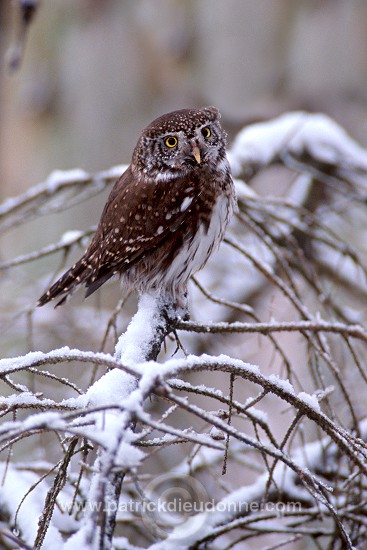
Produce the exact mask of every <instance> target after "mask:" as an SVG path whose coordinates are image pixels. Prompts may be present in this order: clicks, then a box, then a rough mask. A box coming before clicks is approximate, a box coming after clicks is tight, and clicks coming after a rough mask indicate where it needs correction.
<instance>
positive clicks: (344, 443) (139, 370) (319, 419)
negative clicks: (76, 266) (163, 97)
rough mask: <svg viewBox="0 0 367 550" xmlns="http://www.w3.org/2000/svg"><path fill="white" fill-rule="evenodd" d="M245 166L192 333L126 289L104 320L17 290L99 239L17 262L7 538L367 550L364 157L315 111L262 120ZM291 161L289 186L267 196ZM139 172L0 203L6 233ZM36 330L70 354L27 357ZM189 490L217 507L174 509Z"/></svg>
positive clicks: (8, 388) (11, 268)
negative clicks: (265, 188)
mask: <svg viewBox="0 0 367 550" xmlns="http://www.w3.org/2000/svg"><path fill="white" fill-rule="evenodd" d="M229 158H230V162H231V165H232V169H233V172H234V174H235V176H236V178H237V180H236V185H237V189H238V196H239V209H238V212H237V214H236V218H235V220H234V221H233V223H232V227H231V228H230V231H229V234H228V237H227V238H226V241H225V243H224V245H223V246H222V247H221V249H220V251H219V252H218V254H217V255H216V256H215V257H214V258H213V261H211V262H210V263H209V265H208V266H207V268H206V269H205V270H204V271H203V272H202V273H200V274H198V275H197V277H196V278H195V281H194V284H193V285H192V286H191V288H190V302H191V303H190V310H191V311H190V312H191V320H189V321H188V320H187V311H178V310H176V309H175V308H173V307H172V305H171V304H168V303H166V302H165V300H164V299H163V298H162V297H160V296H152V295H145V296H141V297H140V300H139V303H138V310H137V313H136V314H135V315H134V316H133V317H132V319H131V320H130V318H131V313H130V310H131V303H130V302H129V301H128V300H126V299H125V297H123V298H121V296H120V295H119V296H118V304H117V306H116V308H115V309H114V311H112V312H111V311H110V305H108V304H107V305H106V304H105V303H104V302H103V300H102V302H101V306H100V309H99V310H98V312H97V313H93V314H91V309H90V307H89V306H88V302H85V304H82V305H79V306H78V307H74V306H73V305H72V304H71V305H70V306H68V308H65V309H64V310H61V309H58V310H56V312H55V311H53V310H51V309H50V310H42V311H40V310H37V311H36V312H35V310H34V307H33V306H29V305H28V302H29V296H32V298H31V300H32V303H33V300H34V296H35V294H37V292H35V289H34V278H33V282H32V275H30V276H29V280H30V281H31V283H32V284H30V285H29V286H28V288H27V285H25V284H24V277H23V278H22V284H19V281H17V279H16V278H14V284H15V286H14V287H13V286H12V284H11V283H12V280H11V279H12V277H11V275H12V274H13V273H15V274H16V273H17V271H18V272H19V268H20V267H21V269H22V270H26V269H27V268H28V266H29V265H30V263H31V262H32V264H33V266H35V265H36V264H35V262H37V261H38V260H39V259H41V258H46V257H47V256H48V255H50V254H57V253H58V254H61V255H63V257H64V258H65V257H66V255H67V254H68V253H69V252H70V251H72V250H73V249H74V247H77V246H80V245H81V244H82V245H83V246H84V245H86V241H87V238H88V237H89V236H90V235H91V233H92V231H93V228H91V229H89V230H87V231H80V230H79V229H76V230H75V231H67V232H66V233H65V232H64V233H63V232H62V231H61V232H60V237H59V239H58V240H57V242H55V243H54V244H49V245H48V246H45V247H43V248H41V249H40V250H36V251H33V252H27V253H24V254H19V253H18V254H19V255H18V256H15V257H14V258H13V259H11V258H10V259H7V258H4V259H3V260H2V262H3V263H2V265H0V269H2V270H3V274H2V275H3V276H4V280H6V284H7V285H9V288H10V293H8V292H6V293H4V299H5V300H8V295H9V297H10V298H11V296H13V297H16V301H17V304H20V305H21V308H22V309H23V310H24V311H25V314H24V315H23V316H22V315H18V316H17V319H16V320H15V321H13V320H12V322H13V323H14V326H15V328H14V330H13V329H12V326H13V325H12V324H11V323H8V325H7V326H8V330H7V332H6V333H5V336H6V341H5V340H4V346H3V349H4V350H7V351H6V354H7V355H14V357H10V358H4V359H0V377H1V380H2V382H3V386H4V391H3V392H2V396H1V397H0V416H1V417H2V423H1V424H0V451H1V453H2V454H1V462H0V478H1V480H2V484H1V486H0V507H1V510H2V513H3V516H4V520H3V523H4V525H5V524H6V527H4V529H0V541H1V542H0V544H1V543H2V542H3V541H7V544H8V545H9V544H18V546H20V547H21V545H22V544H23V546H24V547H25V548H26V547H27V546H28V547H30V548H46V549H47V548H55V547H56V546H55V544H56V545H57V548H60V549H61V548H63V549H64V548H65V549H69V550H75V548H78V549H80V548H86V549H87V550H88V549H92V548H100V549H102V548H112V547H115V548H124V549H125V548H133V547H134V548H135V549H136V548H155V549H157V548H161V549H168V548H175V549H176V548H188V547H192V548H199V547H201V546H203V545H211V544H217V545H218V547H231V546H233V545H236V543H238V544H244V541H251V539H253V538H255V537H256V538H258V540H259V544H262V543H263V541H264V537H265V536H266V535H267V534H269V533H272V534H273V537H274V540H276V541H277V542H279V543H281V541H282V539H281V536H282V533H283V534H284V533H287V534H288V535H289V536H290V537H291V538H292V540H298V538H299V539H300V540H301V539H302V540H304V541H305V544H307V543H308V542H309V539H311V540H312V541H317V540H318V538H319V537H320V536H324V537H326V538H327V540H328V544H329V543H330V545H334V546H335V547H338V545H339V547H341V548H352V547H353V546H354V547H358V546H360V547H362V546H363V545H364V543H365V540H366V539H367V535H366V528H365V520H364V515H363V513H361V510H363V506H364V502H365V500H366V498H367V493H366V488H365V484H364V482H363V479H364V476H365V475H366V473H367V445H366V439H367V429H366V422H365V421H364V420H363V418H365V417H367V410H366V407H365V403H364V400H363V399H361V398H360V396H361V395H363V391H364V387H365V384H367V364H366V359H365V358H366V357H367V353H366V342H367V331H366V316H365V308H364V306H363V304H364V303H365V301H366V299H367V284H366V282H367V266H366V262H365V257H366V250H365V248H366V247H365V219H366V201H365V198H366V192H365V191H366V185H365V178H366V175H367V151H366V150H365V149H363V148H362V147H360V146H359V145H358V144H357V143H355V142H354V141H353V140H352V139H351V138H350V137H349V136H348V135H347V133H346V132H345V130H344V129H342V128H341V127H340V126H338V125H337V124H336V123H335V122H334V121H332V120H331V119H330V118H328V117H326V116H325V115H321V114H317V115H314V114H309V113H301V112H298V113H288V114H285V115H283V116H281V117H278V118H277V119H274V120H272V121H268V122H263V123H259V124H254V125H251V126H247V127H246V128H244V129H243V130H242V131H241V132H240V133H239V134H238V135H237V137H236V138H235V139H234V142H233V145H232V147H231V149H230V151H229ZM274 165H277V168H278V167H279V166H281V168H282V171H281V173H280V174H281V175H280V176H279V173H278V174H275V175H276V177H277V178H280V180H277V181H280V183H283V182H282V178H283V177H284V174H287V175H288V176H289V175H290V176H291V177H290V179H289V181H290V182H291V183H290V184H289V186H288V187H287V188H286V187H285V186H284V189H286V190H285V191H284V193H282V194H279V193H274V195H271V194H270V193H267V194H266V195H264V196H262V195H261V194H260V193H259V192H258V189H257V187H256V183H257V180H258V178H259V177H261V176H262V173H263V169H264V168H266V169H267V170H271V169H272V167H273V166H274ZM125 168H126V166H116V167H114V168H111V169H110V170H107V171H105V172H101V173H99V174H95V175H93V174H87V173H85V172H84V171H81V170H78V169H77V170H73V171H63V172H61V171H56V172H54V173H52V174H51V175H50V177H49V178H48V179H47V180H46V181H45V182H44V183H42V184H39V185H37V186H35V187H33V188H31V189H30V190H29V191H28V192H26V193H25V194H23V195H22V196H20V197H16V198H11V199H8V200H7V201H5V203H3V204H2V205H1V206H0V231H1V230H2V231H5V230H6V231H10V230H12V229H13V228H15V227H17V228H18V230H19V227H20V226H21V225H22V224H25V223H26V222H27V221H28V220H30V219H36V218H38V217H39V216H41V215H45V214H48V213H50V212H56V211H62V210H65V209H67V208H69V207H70V206H72V205H75V204H76V203H78V202H82V201H83V200H85V199H86V198H88V197H89V196H92V195H94V194H96V193H98V192H100V191H102V190H103V189H104V188H105V187H106V185H108V184H109V183H111V182H112V181H114V180H115V179H116V178H117V177H119V176H120V175H121V173H122V172H123V170H124V169H125ZM255 176H256V177H255ZM243 178H246V182H245V181H244V179H243ZM276 185H277V184H276V183H275V184H274V187H273V189H274V190H275V189H276ZM96 221H97V220H96ZM33 266H32V267H33ZM24 272H25V271H24ZM24 272H23V271H22V273H24ZM31 273H32V272H31ZM9 275H10V276H9ZM17 283H18V284H17ZM116 302H117V300H116ZM90 303H91V302H89V304H90ZM125 309H126V310H127V312H125ZM2 315H3V313H2ZM6 320H7V319H6ZM21 321H22V322H23V323H24V321H26V322H25V323H24V325H26V331H25V329H24V326H22V325H21ZM126 326H127V328H126V330H124V332H123V334H122V335H121V336H120V334H121V332H122V329H123V327H126ZM9 327H10V328H9ZM25 332H26V335H27V342H29V349H50V347H53V348H54V349H52V351H50V352H41V351H31V352H30V353H23V351H24V342H25V338H24V335H25ZM19 340H21V341H22V346H23V348H22V350H19V351H15V352H14V353H13V349H15V348H12V347H11V346H12V345H13V344H12V342H17V341H19ZM8 342H9V343H8ZM60 342H62V343H65V344H69V347H68V346H64V347H60V348H58V346H60V345H62V344H60ZM79 348H83V350H105V349H106V350H107V349H108V350H109V351H110V353H103V352H102V351H100V352H98V351H82V350H81V349H79ZM162 348H163V349H162ZM186 350H187V351H186ZM175 353H177V356H174V357H172V356H171V355H173V354H175ZM158 354H160V355H159V357H160V359H159V360H158V359H157V358H158ZM91 379H92V381H91ZM29 449H32V450H31V451H30V450H29ZM19 457H22V462H20V461H19ZM24 457H26V459H24ZM152 472H154V474H153V473H152ZM223 472H226V474H225V475H223ZM177 494H179V495H181V496H182V495H186V496H187V495H189V498H188V501H187V502H186V504H190V503H191V505H193V504H195V505H198V504H200V505H201V508H200V507H199V509H192V510H191V511H190V513H188V514H186V515H185V514H184V513H181V512H180V511H177V510H175V512H174V514H173V515H171V516H170V515H169V513H168V512H167V510H165V512H164V513H163V512H162V509H163V508H164V506H163V504H164V503H166V504H167V503H168V502H171V501H174V502H176V501H177V498H176V496H177ZM170 495H171V501H170V500H169V498H170ZM172 495H173V496H172ZM175 495H176V496H175ZM165 499H166V500H165ZM162 503H163V504H162ZM209 505H210V506H209ZM2 519H3V518H2ZM261 537H262V538H261ZM9 540H11V541H13V542H11V543H9ZM325 540H326V539H325ZM4 544H5V542H4Z"/></svg>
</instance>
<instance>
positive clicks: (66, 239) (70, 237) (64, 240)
mask: <svg viewBox="0 0 367 550" xmlns="http://www.w3.org/2000/svg"><path fill="white" fill-rule="evenodd" d="M82 236H83V231H78V230H76V229H73V230H70V231H65V233H64V234H63V235H62V236H61V239H60V244H63V245H65V246H67V245H70V244H73V243H75V241H77V240H78V239H80V237H82Z"/></svg>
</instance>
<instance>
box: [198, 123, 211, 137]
mask: <svg viewBox="0 0 367 550" xmlns="http://www.w3.org/2000/svg"><path fill="white" fill-rule="evenodd" d="M201 134H202V135H203V136H204V137H205V139H208V138H209V137H210V136H211V135H212V133H211V131H210V128H209V127H208V126H205V128H203V129H202V130H201Z"/></svg>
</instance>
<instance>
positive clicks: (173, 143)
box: [164, 136, 178, 149]
mask: <svg viewBox="0 0 367 550" xmlns="http://www.w3.org/2000/svg"><path fill="white" fill-rule="evenodd" d="M177 143H178V139H177V138H176V137H175V136H169V137H166V139H165V140H164V144H165V145H167V147H169V148H170V149H173V147H176V145H177Z"/></svg>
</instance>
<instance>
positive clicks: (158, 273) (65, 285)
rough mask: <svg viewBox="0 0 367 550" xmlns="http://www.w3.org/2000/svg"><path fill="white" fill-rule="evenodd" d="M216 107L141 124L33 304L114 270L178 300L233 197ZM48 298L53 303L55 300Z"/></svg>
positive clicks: (220, 230) (214, 241) (213, 242)
mask: <svg viewBox="0 0 367 550" xmlns="http://www.w3.org/2000/svg"><path fill="white" fill-rule="evenodd" d="M219 119H220V114H219V112H218V110H217V109H216V108H215V107H205V108H201V109H182V110H179V111H174V112H171V113H167V114H165V115H162V116H161V117H159V118H157V119H156V120H154V121H153V122H152V123H151V124H149V126H147V127H146V128H145V130H143V132H142V134H141V136H140V138H139V140H138V143H137V145H136V147H135V149H134V152H133V155H132V160H131V164H130V166H129V167H128V168H127V170H126V171H125V172H124V173H123V174H122V176H121V177H120V179H119V180H118V181H117V182H116V183H115V185H114V187H113V189H112V191H111V194H110V196H109V198H108V200H107V203H106V205H105V207H104V210H103V212H102V216H101V219H100V222H99V225H98V227H97V230H96V232H95V234H94V237H93V238H92V240H91V243H90V244H89V246H88V248H87V250H86V251H85V253H84V254H83V256H82V258H81V259H80V260H79V261H77V262H76V263H75V265H73V266H72V267H71V268H70V269H69V270H68V271H67V272H66V273H65V274H64V275H63V276H62V277H61V278H60V279H59V280H58V281H56V282H55V283H54V284H53V285H52V286H51V288H50V289H49V290H48V291H47V292H46V293H45V294H43V296H41V298H40V299H39V302H38V305H40V306H43V305H44V304H46V303H47V302H49V301H51V300H53V299H55V298H61V299H60V301H58V302H57V304H56V306H58V305H60V304H62V303H63V302H64V301H65V300H66V298H67V297H68V296H69V295H71V294H72V292H73V291H74V290H75V289H76V288H77V287H79V286H83V285H84V286H85V287H86V297H87V296H89V295H90V294H92V293H93V292H95V291H96V290H97V289H98V288H99V287H100V286H101V285H103V284H104V283H105V282H106V281H108V280H109V279H111V277H114V276H119V277H121V278H122V281H123V283H124V285H125V286H126V287H127V288H128V289H134V290H137V291H138V292H139V293H144V292H151V293H158V294H160V295H162V296H165V297H166V298H167V300H169V301H170V303H173V304H178V306H180V307H184V304H185V300H186V295H187V282H188V280H189V278H190V276H191V275H193V274H194V273H195V272H196V271H198V270H200V269H201V268H202V267H204V265H205V264H206V262H207V260H208V258H209V257H210V255H211V254H212V253H213V252H214V251H215V250H216V249H217V248H218V246H219V244H220V242H221V240H222V238H223V235H224V231H225V229H226V226H227V224H228V222H229V220H230V217H231V214H232V212H233V208H234V204H235V192H234V186H233V181H232V176H231V171H230V167H229V164H228V160H227V157H226V151H225V141H226V134H225V132H224V131H223V129H222V127H221V125H220V122H219ZM56 306H55V307H56Z"/></svg>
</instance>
